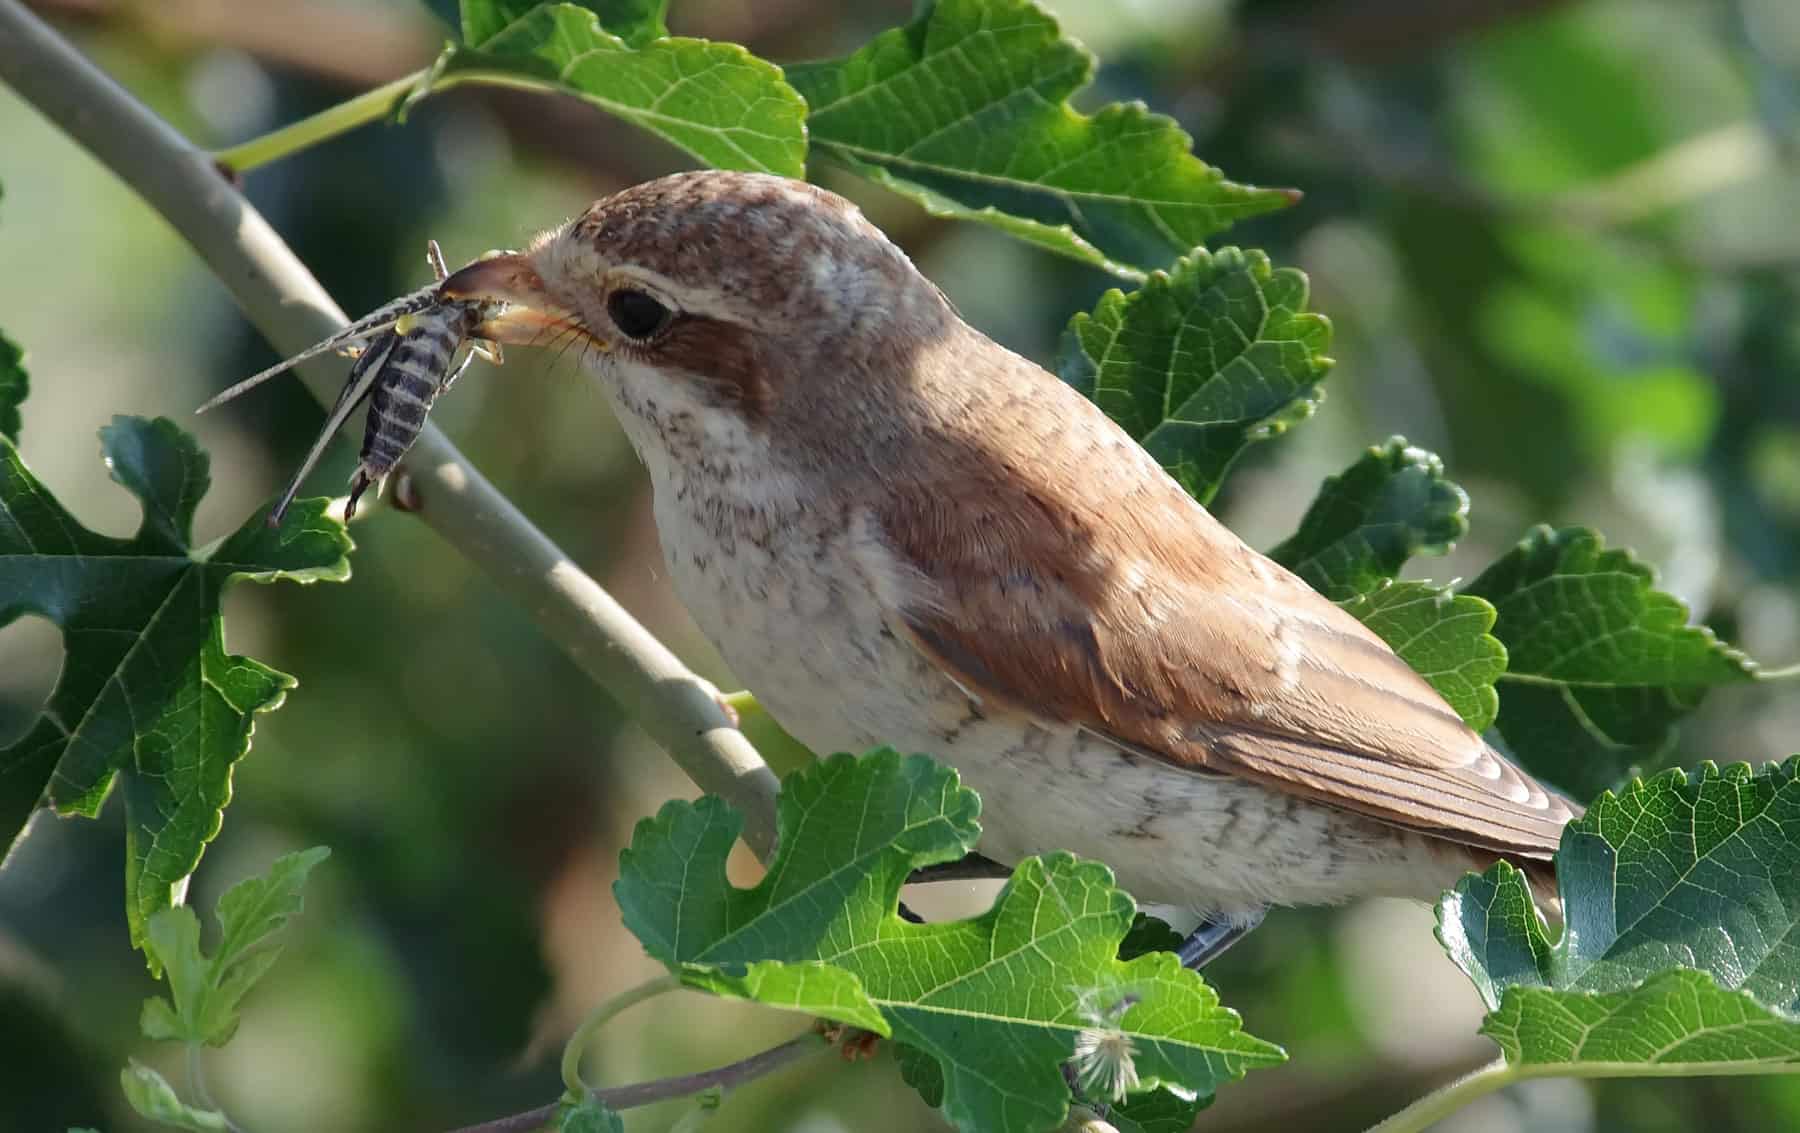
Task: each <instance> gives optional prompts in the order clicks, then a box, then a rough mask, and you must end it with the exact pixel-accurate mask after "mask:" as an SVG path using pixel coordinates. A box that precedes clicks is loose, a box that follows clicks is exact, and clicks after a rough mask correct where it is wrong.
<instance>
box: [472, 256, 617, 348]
mask: <svg viewBox="0 0 1800 1133" xmlns="http://www.w3.org/2000/svg"><path fill="white" fill-rule="evenodd" d="M438 294H440V295H442V296H444V297H445V298H447V299H474V300H481V301H486V302H491V303H503V304H505V306H504V307H503V308H502V309H501V310H500V313H499V314H497V315H495V316H493V317H492V318H490V319H487V320H485V321H484V322H482V324H481V325H480V326H478V327H476V328H475V329H474V332H473V334H474V336H475V337H478V338H485V339H488V340H489V341H492V342H500V343H505V344H506V345H508V346H512V345H519V346H537V345H542V344H543V343H546V342H550V341H553V340H555V339H557V338H559V337H562V338H565V339H566V337H567V336H568V335H569V334H571V333H574V334H579V335H581V336H583V337H585V338H587V339H588V340H589V341H591V342H593V343H594V344H595V345H597V346H599V347H600V348H601V349H602V350H604V349H605V348H606V342H605V340H603V339H601V338H600V337H598V336H597V335H595V334H594V333H593V332H592V331H590V330H588V329H587V327H586V326H585V325H584V324H583V323H582V320H581V316H580V315H579V314H578V313H576V312H575V311H571V310H569V309H568V308H567V307H564V306H563V305H562V304H560V303H558V302H556V301H555V300H554V299H552V298H551V297H550V291H549V289H548V288H547V287H545V286H544V279H543V277H542V276H541V275H539V274H538V270H537V268H536V267H534V266H533V265H532V262H531V258H530V257H529V256H526V255H525V254H523V253H521V252H503V253H499V254H493V255H489V256H486V257H484V258H483V259H479V260H476V261H475V262H474V263H472V264H470V265H469V266H468V267H465V268H463V269H462V270H461V271H457V272H454V273H453V274H451V275H450V277H449V278H447V279H445V280H444V282H443V283H441V284H439V285H438Z"/></svg>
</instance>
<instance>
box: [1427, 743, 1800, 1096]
mask: <svg viewBox="0 0 1800 1133" xmlns="http://www.w3.org/2000/svg"><path fill="white" fill-rule="evenodd" d="M1797 775H1800V759H1796V760H1790V761H1789V762H1787V763H1785V764H1770V765H1768V766H1766V767H1765V768H1763V769H1762V770H1761V771H1759V772H1756V773H1754V774H1753V773H1752V772H1751V770H1750V768H1749V767H1747V766H1745V765H1742V764H1739V765H1736V766H1732V767H1727V768H1724V769H1722V770H1721V769H1720V768H1717V767H1715V766H1713V765H1712V764H1702V765H1701V766H1700V767H1699V768H1698V769H1696V770H1695V771H1693V772H1683V771H1680V770H1672V771H1669V772H1666V773H1664V774H1661V775H1658V776H1656V777H1655V778H1654V779H1651V780H1649V781H1647V782H1646V781H1642V780H1638V781H1633V782H1632V783H1631V784H1629V785H1628V786H1627V787H1626V788H1625V789H1623V790H1622V791H1620V792H1619V793H1617V794H1613V793H1611V792H1608V793H1606V794H1603V795H1601V796H1600V798H1599V799H1597V800H1596V801H1595V802H1594V804H1593V805H1592V806H1591V807H1590V808H1589V809H1588V812H1587V814H1585V815H1584V816H1583V817H1581V818H1579V819H1576V820H1575V821H1574V822H1572V823H1571V824H1570V825H1569V827H1568V828H1567V829H1566V830H1565V831H1564V833H1563V841H1562V849H1561V850H1560V852H1559V853H1558V854H1557V863H1556V870H1557V882H1558V890H1559V893H1560V896H1561V898H1562V904H1563V915H1564V918H1565V927H1564V929H1563V931H1562V933H1561V935H1560V936H1558V937H1556V938H1554V939H1553V938H1552V936H1551V933H1550V929H1549V927H1548V926H1547V925H1546V924H1545V922H1544V920H1543V919H1542V918H1541V916H1540V915H1539V914H1538V912H1537V910H1536V908H1535V907H1534V905H1533V902H1532V895H1531V893H1530V891H1529V889H1528V887H1527V885H1526V883H1525V878H1524V876H1523V875H1522V874H1520V873H1519V872H1518V870H1516V869H1514V868H1513V867H1512V866H1510V865H1508V864H1506V863H1504V862H1502V863H1499V864H1497V865H1495V866H1493V867H1491V868H1490V869H1488V871H1487V872H1486V873H1482V874H1471V875H1469V876H1467V877H1465V878H1464V879H1463V880H1462V881H1461V882H1459V883H1458V884H1457V886H1456V888H1455V890H1454V891H1452V892H1451V893H1449V894H1446V895H1445V897H1444V899H1443V900H1442V901H1440V902H1439V904H1438V934H1439V937H1440V939H1442V940H1443V942H1444V946H1445V948H1446V950H1448V951H1449V953H1450V956H1451V958H1452V959H1453V960H1455V961H1456V963H1457V965H1458V966H1459V967H1460V968H1462V969H1463V971H1464V972H1465V973H1467V974H1468V976H1469V978H1470V979H1471V980H1473V981H1474V983H1475V986H1476V988H1477V990H1479V991H1480V992H1481V995H1482V998H1483V999H1484V1000H1486V1001H1487V1004H1488V1006H1489V1008H1490V1009H1491V1014H1489V1016H1488V1018H1487V1020H1486V1022H1485V1023H1484V1024H1483V1027H1482V1030H1483V1032H1484V1033H1486V1034H1488V1035H1490V1036H1492V1037H1493V1038H1494V1039H1495V1040H1496V1041H1497V1042H1499V1043H1500V1045H1501V1048H1502V1050H1503V1051H1504V1052H1505V1053H1506V1057H1507V1059H1508V1060H1509V1061H1511V1062H1516V1063H1535V1064H1550V1065H1555V1064H1567V1065H1568V1066H1569V1067H1570V1068H1571V1072H1575V1073H1579V1072H1581V1068H1582V1067H1583V1066H1586V1065H1592V1064H1608V1065H1614V1066H1617V1065H1622V1064H1634V1063H1635V1064H1644V1065H1646V1066H1648V1065H1654V1066H1656V1067H1660V1068H1665V1069H1667V1070H1668V1071H1669V1072H1672V1073H1673V1072H1686V1073H1705V1072H1708V1069H1707V1067H1708V1065H1709V1064H1714V1065H1715V1066H1716V1068H1717V1070H1719V1071H1723V1070H1725V1069H1728V1068H1729V1067H1728V1066H1727V1065H1726V1064H1734V1065H1735V1066H1736V1067H1738V1070H1737V1071H1735V1072H1744V1071H1745V1070H1746V1069H1751V1070H1753V1069H1755V1068H1756V1067H1758V1066H1767V1067H1775V1066H1779V1065H1781V1064H1785V1063H1789V1062H1792V1061H1794V1060H1795V1059H1796V1057H1797V1056H1800V1022H1797V1021H1796V1020H1795V1012H1796V1010H1797V1009H1800V778H1797ZM1683 1067H1686V1068H1688V1069H1686V1070H1685V1071H1683V1070H1682V1068H1683Z"/></svg>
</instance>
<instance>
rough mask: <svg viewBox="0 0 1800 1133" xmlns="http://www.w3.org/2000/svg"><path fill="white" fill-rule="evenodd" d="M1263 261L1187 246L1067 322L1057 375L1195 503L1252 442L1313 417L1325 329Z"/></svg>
mask: <svg viewBox="0 0 1800 1133" xmlns="http://www.w3.org/2000/svg"><path fill="white" fill-rule="evenodd" d="M1306 287H1307V285H1306V277H1305V276H1304V275H1302V274H1301V273H1300V272H1298V271H1296V270H1294V269H1292V268H1283V269H1281V270H1279V271H1277V270H1275V269H1273V268H1272V267H1271V266H1270V264H1269V259H1268V257H1267V256H1265V255H1263V253H1261V252H1259V251H1256V250H1254V249H1252V250H1251V251H1248V252H1245V251H1240V250H1238V249H1236V248H1225V249H1222V250H1220V251H1218V252H1216V253H1209V252H1207V251H1205V250H1203V249H1202V250H1197V251H1195V252H1194V253H1193V254H1192V255H1189V256H1184V257H1183V258H1182V259H1180V260H1179V261H1177V262H1176V264H1175V266H1174V268H1173V269H1172V270H1171V271H1170V272H1168V273H1164V272H1154V273H1152V274H1151V276H1150V277H1149V279H1148V280H1146V281H1145V283H1144V285H1143V286H1142V287H1140V288H1138V289H1137V290H1136V291H1134V292H1132V293H1131V294H1129V295H1126V294H1124V293H1123V292H1120V291H1117V290H1113V291H1108V292H1107V293H1106V294H1105V295H1104V296H1102V297H1101V299H1100V303H1099V305H1098V306H1096V307H1095V308H1094V311H1093V314H1091V315H1090V314H1087V313H1080V314H1077V315H1076V316H1075V317H1074V318H1072V319H1070V320H1069V325H1068V329H1067V330H1065V331H1064V332H1063V338H1062V344H1061V346H1060V347H1059V349H1058V351H1057V364H1056V368H1057V373H1058V374H1059V375H1061V377H1062V379H1063V380H1064V381H1066V382H1068V383H1069V384H1070V385H1072V386H1074V387H1075V388H1076V389H1078V390H1080V391H1081V392H1082V393H1083V394H1084V395H1086V396H1087V397H1088V398H1089V399H1091V400H1092V401H1093V402H1094V403H1095V404H1097V405H1098V406H1100V408H1102V409H1104V410H1105V411H1106V413H1107V415H1108V416H1110V417H1111V418H1112V419H1113V420H1114V421H1117V422H1118V423H1119V425H1120V426H1121V427H1123V428H1124V430H1125V431H1126V432H1127V433H1130V434H1131V436H1132V438H1133V439H1135V440H1136V441H1138V443H1140V444H1142V445H1143V446H1144V448H1145V449H1147V450H1148V451H1149V452H1150V454H1151V455H1152V456H1154V457H1156V459H1157V461H1158V462H1159V463H1160V464H1161V465H1162V466H1163V467H1164V468H1166V469H1168V471H1169V473H1170V474H1171V475H1173V476H1174V477H1175V479H1176V480H1178V481H1180V482H1181V485H1182V487H1184V488H1186V489H1187V490H1188V492H1189V493H1191V494H1192V495H1193V496H1194V498H1195V499H1197V500H1199V501H1200V502H1201V503H1206V502H1208V501H1209V500H1211V499H1212V497H1213V494H1214V493H1215V492H1217V491H1218V489H1219V485H1220V483H1221V482H1223V480H1224V478H1225V471H1226V469H1227V468H1229V467H1230V466H1231V463H1232V461H1234V460H1236V459H1237V457H1238V454H1239V453H1241V452H1242V451H1243V450H1244V449H1245V447H1246V446H1248V445H1249V444H1250V443H1251V442H1252V441H1260V440H1267V439H1268V438H1270V437H1274V436H1278V435H1280V434H1281V433H1282V432H1284V431H1285V430H1286V429H1287V427H1288V426H1289V425H1290V424H1292V423H1293V422H1295V421H1299V420H1303V419H1305V418H1306V417H1308V416H1310V415H1311V414H1312V411H1313V409H1314V408H1315V407H1316V406H1317V405H1318V403H1319V401H1320V399H1321V397H1322V396H1323V391H1322V390H1320V389H1319V388H1318V383H1319V381H1320V380H1321V379H1322V378H1324V376H1325V373H1326V371H1327V370H1329V369H1330V368H1331V359H1329V358H1327V357H1325V355H1324V352H1325V350H1326V349H1327V348H1328V347H1329V346H1330V344H1331V324H1330V322H1328V321H1327V320H1326V319H1325V318H1324V316H1322V315H1316V314H1311V313H1308V312H1306V311H1305V310H1304V308H1305V306H1306Z"/></svg>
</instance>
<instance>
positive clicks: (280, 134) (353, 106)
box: [213, 70, 426, 173]
mask: <svg viewBox="0 0 1800 1133" xmlns="http://www.w3.org/2000/svg"><path fill="white" fill-rule="evenodd" d="M425 73H426V72H425V71H423V70H420V71H414V72H412V73H411V74H408V75H402V76H401V77H399V78H397V79H395V80H394V81H393V82H391V83H383V84H382V85H381V86H378V87H376V88H375V89H373V90H368V91H364V92H363V93H362V94H359V95H357V96H356V97H355V98H351V99H347V100H346V101H344V102H340V103H338V104H337V105H336V106H332V107H327V108H326V109H324V110H321V111H319V112H318V113H317V114H314V115H312V116H310V117H307V118H302V119H301V120H300V121H298V122H293V123H289V124H288V125H286V126H283V127H281V128H280V129H277V130H271V131H270V132H268V133H266V134H264V135H262V136H261V137H258V138H251V139H250V140H249V141H247V142H244V143H242V144H240V145H235V146H231V147H229V148H227V149H222V150H219V151H217V152H216V153H214V154H213V159H214V160H215V161H217V162H218V163H219V164H220V165H221V166H223V167H224V168H226V169H229V170H231V171H232V172H234V173H244V172H248V171H249V170H252V169H255V168H257V167H258V166H263V165H267V164H269V163H270V162H272V161H279V160H281V159H282V158H284V157H290V156H292V155H294V154H296V153H299V152H300V151H301V150H304V149H310V148H311V147H313V146H316V145H318V144H319V143H320V142H325V141H330V140H331V139H332V138H335V137H337V136H338V135H339V134H347V133H349V132H350V131H351V130H354V129H356V128H357V127H358V126H364V125H367V124H368V123H370V122H374V121H376V120H378V119H381V118H385V117H387V116H388V115H389V114H390V113H392V112H393V110H394V107H395V106H397V105H398V104H399V102H400V100H401V99H403V98H405V97H406V93H407V92H408V91H410V90H411V89H412V88H413V87H414V86H416V85H417V84H418V82H419V80H420V79H421V78H423V77H424V76H425Z"/></svg>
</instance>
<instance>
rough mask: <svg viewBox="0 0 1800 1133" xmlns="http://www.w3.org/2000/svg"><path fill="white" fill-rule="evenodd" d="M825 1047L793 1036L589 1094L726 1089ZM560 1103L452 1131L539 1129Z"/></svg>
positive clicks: (629, 1096) (631, 1098) (646, 1100)
mask: <svg viewBox="0 0 1800 1133" xmlns="http://www.w3.org/2000/svg"><path fill="white" fill-rule="evenodd" d="M825 1046H826V1042H825V1039H824V1038H822V1037H821V1036H820V1035H818V1034H815V1033H808V1034H804V1035H796V1036H795V1037H794V1038H791V1039H789V1040H788V1041H787V1042H784V1043H782V1044H781V1045H780V1046H774V1047H770V1048H769V1049H768V1050H765V1051H761V1052H759V1053H757V1054H753V1055H751V1056H750V1057H749V1058H743V1059H739V1060H738V1061H736V1062H733V1063H730V1064H729V1065H726V1066H721V1067H718V1068H717V1069H715V1070H702V1071H701V1072H700V1073H698V1074H680V1075H677V1076H676V1077H673V1078H658V1079H657V1080H656V1081H654V1082H639V1083H637V1084H636V1085H631V1086H614V1087H612V1088H611V1089H607V1090H594V1091H592V1093H593V1096H594V1097H596V1098H598V1099H599V1100H600V1101H602V1102H605V1103H606V1104H607V1105H608V1106H610V1107H611V1108H613V1109H636V1108H637V1107H638V1106H644V1105H650V1104H652V1103H655V1102H661V1101H668V1100H669V1099H670V1098H684V1097H687V1096H688V1095H689V1094H697V1093H699V1092H700V1091H701V1090H709V1089H712V1088H713V1087H714V1086H717V1087H719V1088H721V1089H726V1090H729V1089H732V1088H734V1087H736V1086H741V1085H743V1084H744V1083H745V1082H748V1081H751V1080H752V1079H755V1078H760V1077H762V1076H763V1075H765V1074H772V1073H774V1072H775V1071H777V1070H779V1069H781V1068H782V1067H783V1066H786V1065H787V1064H788V1063H790V1062H793V1061H796V1060H797V1059H800V1058H804V1057H805V1056H806V1055H808V1054H811V1053H813V1052H814V1051H816V1050H823V1049H824V1048H825ZM560 1104H561V1103H559V1102H551V1103H550V1104H549V1105H541V1106H539V1107H537V1108H536V1109H533V1110H527V1111H526V1112H524V1113H515V1114H513V1115H512V1116H510V1117H499V1118H495V1119H494V1120H493V1121H484V1122H482V1123H481V1124H480V1125H468V1126H464V1127H463V1128H461V1129H458V1130H456V1131H455V1133H531V1131H532V1130H535V1129H541V1128H543V1127H544V1125H545V1123H546V1122H548V1121H549V1120H550V1119H551V1118H552V1117H554V1116H556V1109H557V1106H558V1105H560Z"/></svg>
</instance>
